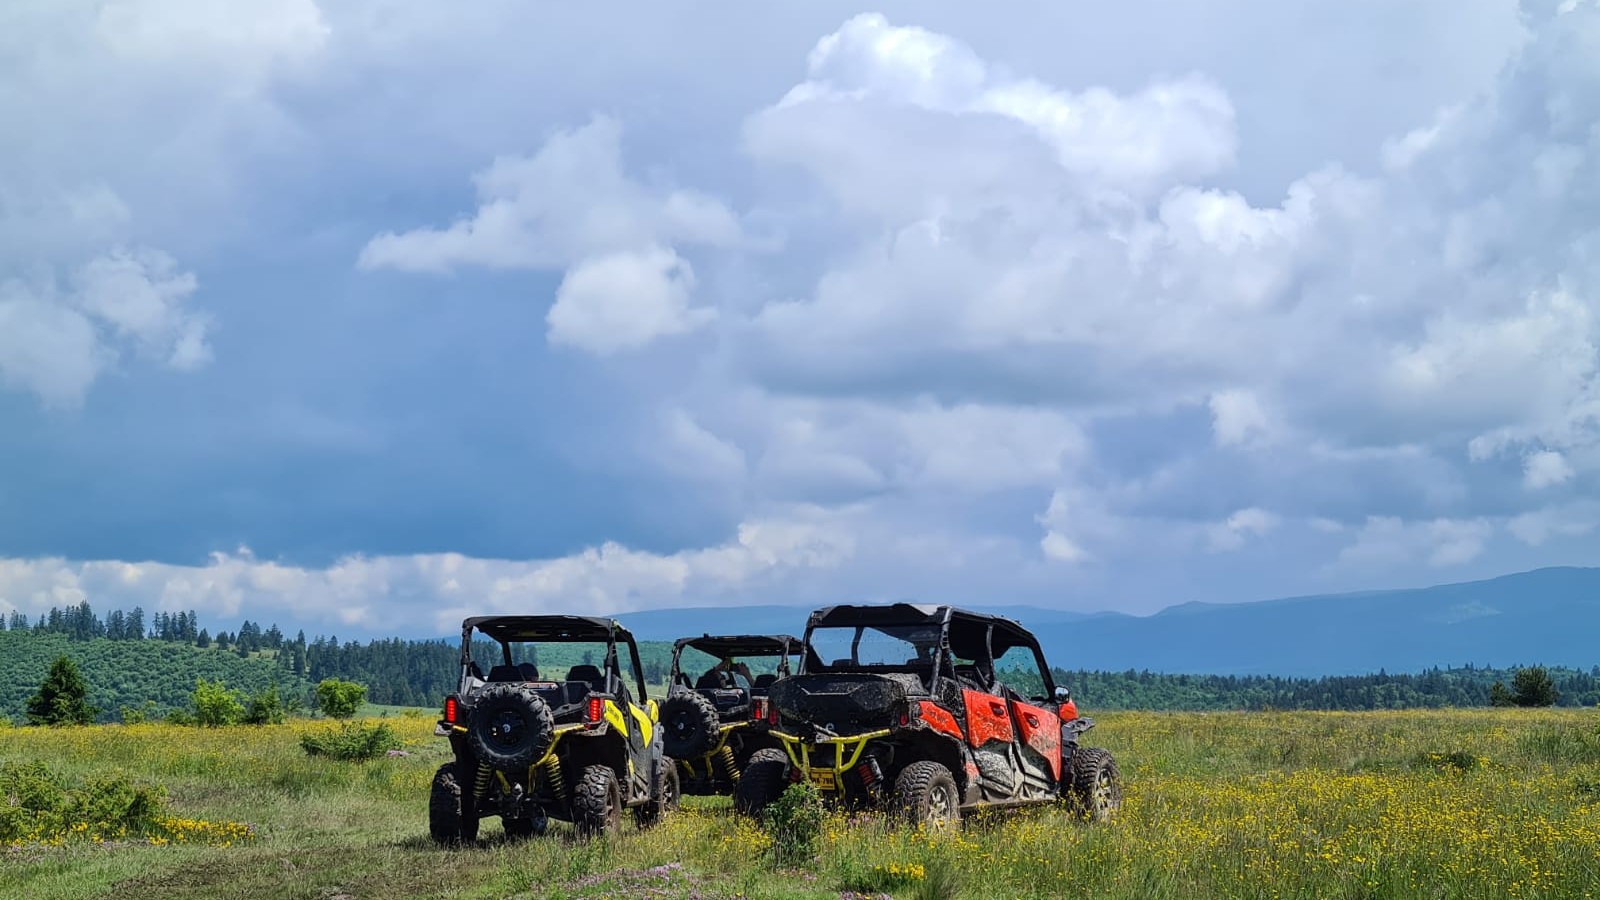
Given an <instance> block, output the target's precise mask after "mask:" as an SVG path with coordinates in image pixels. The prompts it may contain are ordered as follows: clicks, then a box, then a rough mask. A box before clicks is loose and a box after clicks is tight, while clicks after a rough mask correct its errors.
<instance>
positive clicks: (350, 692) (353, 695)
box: [317, 678, 367, 719]
mask: <svg viewBox="0 0 1600 900" xmlns="http://www.w3.org/2000/svg"><path fill="white" fill-rule="evenodd" d="M366 700H367V686H366V685H364V684H357V683H356V682H354V681H340V680H339V679H337V678H324V679H322V681H320V682H318V683H317V708H318V709H320V710H322V714H323V715H325V716H327V717H328V718H330V719H348V718H350V717H351V716H353V715H355V714H356V710H358V709H360V708H361V704H363V703H365V702H366Z"/></svg>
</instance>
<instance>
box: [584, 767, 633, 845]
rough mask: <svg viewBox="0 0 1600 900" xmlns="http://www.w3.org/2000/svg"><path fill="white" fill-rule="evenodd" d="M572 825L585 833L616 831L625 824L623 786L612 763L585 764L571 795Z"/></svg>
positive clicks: (585, 834)
mask: <svg viewBox="0 0 1600 900" xmlns="http://www.w3.org/2000/svg"><path fill="white" fill-rule="evenodd" d="M572 825H573V827H574V828H576V829H577V830H578V834H579V835H581V836H583V837H598V836H600V835H603V834H615V833H616V832H617V831H618V830H619V829H620V828H621V827H622V786H621V785H619V784H618V783H617V773H616V772H614V771H612V769H611V767H610V766H586V767H584V770H583V774H582V775H581V776H580V777H579V778H578V786H577V789H576V790H575V791H574V792H573V795H572Z"/></svg>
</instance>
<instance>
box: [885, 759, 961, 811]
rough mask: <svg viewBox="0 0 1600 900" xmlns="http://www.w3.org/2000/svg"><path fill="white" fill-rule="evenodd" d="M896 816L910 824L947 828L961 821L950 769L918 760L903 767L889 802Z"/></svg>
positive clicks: (959, 807)
mask: <svg viewBox="0 0 1600 900" xmlns="http://www.w3.org/2000/svg"><path fill="white" fill-rule="evenodd" d="M890 802H891V803H892V805H893V807H894V811H895V813H896V814H897V815H899V816H901V817H902V818H904V819H905V820H906V821H908V822H910V823H911V824H913V825H926V826H928V827H930V828H947V827H949V826H951V825H954V824H956V823H957V822H960V821H961V796H960V794H959V793H958V792H957V790H956V779H955V776H953V775H951V774H950V770H949V769H947V768H945V767H944V766H942V765H940V764H939V763H936V762H933V761H932V760H926V759H921V760H917V761H916V762H914V763H912V764H911V765H909V766H906V767H905V769H904V770H902V771H901V772H900V777H899V778H897V779H895V782H894V795H893V797H892V798H891V801H890Z"/></svg>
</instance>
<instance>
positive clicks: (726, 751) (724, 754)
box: [717, 744, 739, 784]
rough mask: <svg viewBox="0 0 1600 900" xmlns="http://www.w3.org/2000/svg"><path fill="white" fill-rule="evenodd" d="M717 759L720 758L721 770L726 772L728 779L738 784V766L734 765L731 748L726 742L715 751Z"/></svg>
mask: <svg viewBox="0 0 1600 900" xmlns="http://www.w3.org/2000/svg"><path fill="white" fill-rule="evenodd" d="M717 759H720V760H722V768H723V771H725V772H727V773H728V780H729V781H731V782H733V783H734V784H738V783H739V767H738V766H737V765H735V764H734V761H733V748H732V747H729V746H728V745H727V744H723V745H722V749H721V750H719V751H717Z"/></svg>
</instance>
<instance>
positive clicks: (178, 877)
mask: <svg viewBox="0 0 1600 900" xmlns="http://www.w3.org/2000/svg"><path fill="white" fill-rule="evenodd" d="M1097 720H1098V721H1099V723H1100V725H1099V727H1098V728H1096V729H1095V730H1094V731H1092V732H1091V733H1090V736H1091V737H1092V738H1094V741H1093V743H1097V744H1099V745H1102V746H1106V747H1108V748H1110V749H1111V750H1113V751H1114V752H1115V753H1116V754H1117V758H1118V760H1119V762H1120V763H1121V766H1122V769H1123V774H1124V778H1125V781H1126V790H1127V801H1126V805H1125V807H1124V809H1123V812H1122V814H1121V815H1120V816H1119V817H1118V819H1117V820H1116V821H1115V822H1113V823H1110V824H1105V825H1085V824H1083V823H1080V822H1078V821H1075V820H1074V819H1073V818H1072V817H1071V816H1070V815H1068V814H1067V812H1066V811H1065V810H1061V809H1054V808H1052V809H1040V810H1034V811H1029V812H1026V813H1020V814H1012V815H1004V816H993V817H985V818H983V819H981V820H978V821H969V822H967V823H966V824H965V826H964V827H963V828H962V829H961V830H960V832H959V833H956V834H953V835H948V836H944V835H937V836H929V835H923V834H918V833H915V832H907V831H904V830H898V829H894V828H889V827H886V826H884V825H883V824H882V823H879V822H873V821H865V822H855V823H851V822H845V821H842V820H838V819H834V820H831V821H829V822H827V823H826V824H825V826H824V829H823V835H822V840H821V845H820V852H819V854H818V855H817V857H816V858H815V859H814V860H813V861H811V862H809V863H808V864H805V865H801V866H798V867H790V868H784V869H779V868H777V867H776V865H775V864H774V862H773V858H772V854H771V851H770V841H769V840H768V838H767V837H766V836H765V835H764V834H763V833H762V832H761V831H760V830H759V829H757V828H755V827H753V826H751V825H749V824H748V823H745V822H742V821H741V820H738V819H735V818H734V817H732V816H731V815H730V814H729V813H728V810H727V803H726V801H725V800H720V799H706V800H697V799H695V798H690V799H689V800H688V801H687V802H686V808H685V810H684V811H683V812H681V813H679V814H678V815H676V816H674V817H671V818H669V819H668V820H667V822H665V823H663V824H662V825H660V826H658V827H657V828H655V829H653V830H650V831H645V832H640V831H636V830H635V829H634V828H633V826H632V825H631V824H629V825H628V826H627V827H626V829H625V833H624V834H623V835H622V836H621V837H619V838H616V839H613V840H609V841H597V842H593V843H588V844H577V843H573V842H571V841H570V840H569V839H568V838H567V837H566V835H565V833H564V832H560V833H558V831H557V829H555V828H553V829H552V834H551V836H547V837H546V838H543V839H535V840H532V841H527V842H511V841H507V840H504V839H503V838H502V836H501V834H500V829H499V826H498V824H497V823H496V822H495V821H494V820H490V821H489V822H486V823H485V827H484V835H483V836H484V841H483V844H482V846H480V847H478V848H476V849H471V850H455V851H449V850H440V849H436V848H434V847H433V846H432V845H431V844H430V843H429V842H428V840H427V837H426V825H425V814H426V805H427V790H428V783H429V779H430V777H431V774H432V772H433V770H434V768H435V767H436V766H437V765H438V764H439V763H440V762H441V761H442V760H443V759H444V756H445V745H444V742H443V741H442V739H436V738H434V737H432V736H431V729H432V722H431V721H430V720H429V719H428V718H426V717H421V716H404V715H401V716H394V715H391V716H390V717H389V718H387V719H386V721H388V722H390V723H391V724H392V725H393V726H395V727H396V728H397V729H398V730H400V732H401V733H402V736H403V737H404V738H405V740H406V750H407V752H408V753H409V754H410V755H408V756H405V757H397V758H385V759H380V760H376V761H373V762H369V763H364V764H353V763H339V762H334V761H329V760H325V759H321V758H315V759H314V758H310V757H307V756H306V755H305V754H304V753H303V752H302V751H301V750H300V747H299V743H298V737H299V735H300V734H301V733H302V732H304V731H305V730H307V729H315V728H325V727H327V726H326V725H324V724H321V723H311V722H304V723H295V724H290V725H284V726H272V727H265V728H227V729H215V730H208V729H195V728H178V727H173V726H166V725H137V726H96V727H88V728H76V729H65V730H56V731H47V730H42V729H29V728H10V729H0V765H3V764H5V763H15V762H22V761H37V762H42V763H44V764H46V765H47V766H49V767H51V768H52V769H54V770H55V771H56V772H58V773H60V774H61V775H63V776H65V777H66V778H68V779H69V780H83V779H90V778H94V777H102V776H107V775H110V774H112V773H115V772H121V773H125V774H127V775H129V776H131V777H132V778H133V780H134V781H136V782H142V783H147V784H159V785H162V786H164V787H165V788H166V790H167V794H168V801H167V816H168V817H169V818H168V820H167V821H168V822H169V826H168V828H167V830H166V831H164V832H163V833H162V836H159V837H157V838H156V840H155V842H151V841H150V840H149V839H148V838H141V839H126V838H124V839H116V838H110V837H108V836H105V835H99V836H96V835H94V834H92V833H88V832H79V833H71V832H69V833H65V834H59V835H53V836H52V835H44V836H42V837H43V838H44V841H42V842H41V841H33V842H26V843H14V844H12V845H11V846H9V847H0V854H3V864H0V896H5V897H18V898H21V897H27V898H35V900H54V898H60V900H66V898H74V900H76V898H89V897H102V896H104V897H113V896H114V897H116V898H119V900H133V898H145V897H149V898H156V897H160V898H185V897H194V898H216V897H244V896H249V897H268V898H270V897H283V898H308V900H311V898H314V900H358V898H359V900H365V898H392V897H460V898H479V897H485V898H486V897H530V898H531V897H552V898H578V897H640V896H656V897H705V898H710V897H750V898H757V897H774V898H813V897H815V898H824V897H826V898H838V897H840V896H842V895H843V896H849V893H848V892H856V893H857V895H858V896H878V895H881V894H884V893H887V894H890V895H892V896H894V897H897V898H903V897H972V898H980V897H981V898H1006V897H1018V898H1031V897H1039V898H1044V897H1060V896H1073V895H1082V896H1090V897H1096V898H1150V897H1183V898H1188V900H1194V898H1210V897H1246V898H1277V897H1304V898H1369V897H1370V898H1382V897H1426V898H1446V897H1460V898H1474V900H1477V898H1499V897H1518V898H1523V897H1526V898H1538V897H1600V863H1597V862H1596V860H1597V859H1600V731H1597V725H1600V714H1597V713H1596V712H1595V711H1593V710H1566V711H1559V710H1538V711H1528V710H1510V711H1506V710H1494V711H1489V710H1483V711H1447V712H1396V713H1254V714H1252V713H1223V714H1216V713H1213V714H1200V713H1170V714H1163V713H1112V714H1106V715H1103V716H1099V717H1097ZM96 837H98V838H99V840H96Z"/></svg>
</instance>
